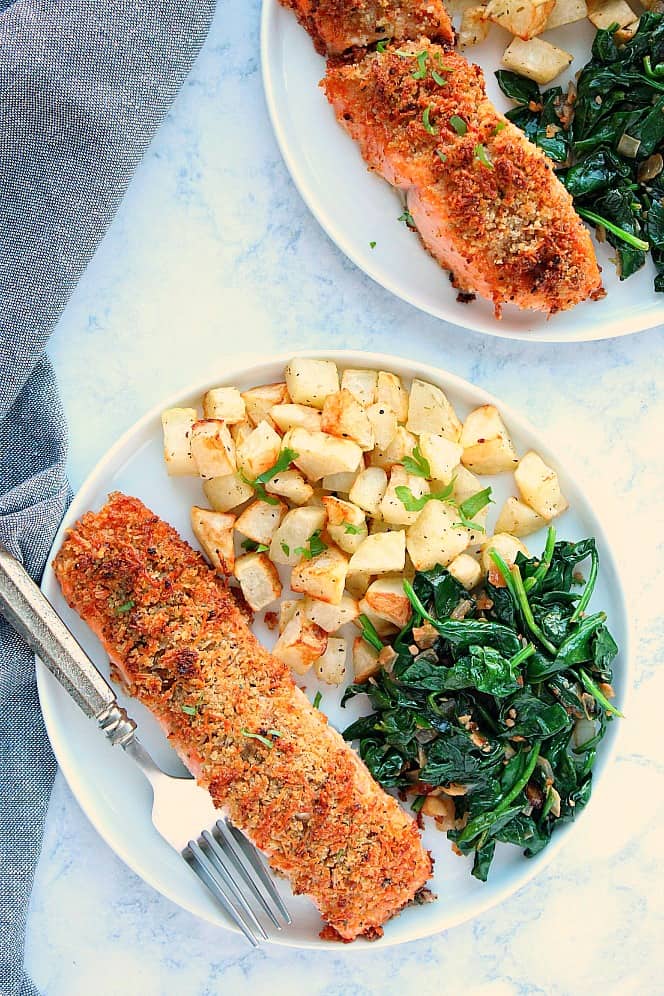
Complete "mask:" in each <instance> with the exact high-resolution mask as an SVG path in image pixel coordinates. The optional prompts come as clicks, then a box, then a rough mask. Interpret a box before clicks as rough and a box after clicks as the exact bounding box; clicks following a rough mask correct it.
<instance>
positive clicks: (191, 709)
mask: <svg viewBox="0 0 664 996" xmlns="http://www.w3.org/2000/svg"><path fill="white" fill-rule="evenodd" d="M180 708H181V709H182V712H186V714H187V716H197V715H198V709H197V707H196V706H191V705H183V706H180Z"/></svg>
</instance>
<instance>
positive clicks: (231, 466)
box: [191, 418, 237, 481]
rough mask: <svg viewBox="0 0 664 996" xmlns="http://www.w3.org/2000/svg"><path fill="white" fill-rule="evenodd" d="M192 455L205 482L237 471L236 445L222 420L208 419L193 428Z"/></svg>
mask: <svg viewBox="0 0 664 996" xmlns="http://www.w3.org/2000/svg"><path fill="white" fill-rule="evenodd" d="M191 455H192V456H193V458H194V463H195V464H196V467H197V468H198V473H199V474H200V475H201V477H202V478H203V479H204V480H208V481H209V480H210V478H212V477H226V475H227V474H234V473H235V471H236V470H237V464H236V462H235V443H234V442H233V437H232V436H231V434H230V432H229V430H228V427H227V426H226V424H225V422H222V421H221V419H216V418H208V419H201V420H200V421H198V422H194V424H193V425H192V427H191Z"/></svg>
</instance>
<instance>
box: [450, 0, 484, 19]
mask: <svg viewBox="0 0 664 996" xmlns="http://www.w3.org/2000/svg"><path fill="white" fill-rule="evenodd" d="M476 6H477V0H449V3H446V4H445V10H446V11H447V13H448V14H449V15H450V17H457V16H459V15H461V14H463V12H464V11H465V10H468V8H469V7H476Z"/></svg>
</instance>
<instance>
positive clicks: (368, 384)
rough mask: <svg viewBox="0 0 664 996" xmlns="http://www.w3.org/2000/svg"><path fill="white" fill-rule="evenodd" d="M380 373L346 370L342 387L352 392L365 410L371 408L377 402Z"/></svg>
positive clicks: (342, 376)
mask: <svg viewBox="0 0 664 996" xmlns="http://www.w3.org/2000/svg"><path fill="white" fill-rule="evenodd" d="M377 381H378V371H376V370H352V369H348V370H344V372H343V373H342V375H341V387H342V389H345V390H346V391H350V393H351V394H352V395H354V396H355V398H357V400H358V401H359V402H360V404H361V405H363V407H364V408H369V406H370V405H372V404H373V403H374V401H375V400H376V385H377Z"/></svg>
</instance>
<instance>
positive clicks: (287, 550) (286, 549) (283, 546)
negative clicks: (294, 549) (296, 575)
mask: <svg viewBox="0 0 664 996" xmlns="http://www.w3.org/2000/svg"><path fill="white" fill-rule="evenodd" d="M281 549H282V550H283V551H284V553H285V554H286V556H287V557H290V547H289V545H288V543H284V542H283V540H282V543H281Z"/></svg>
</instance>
